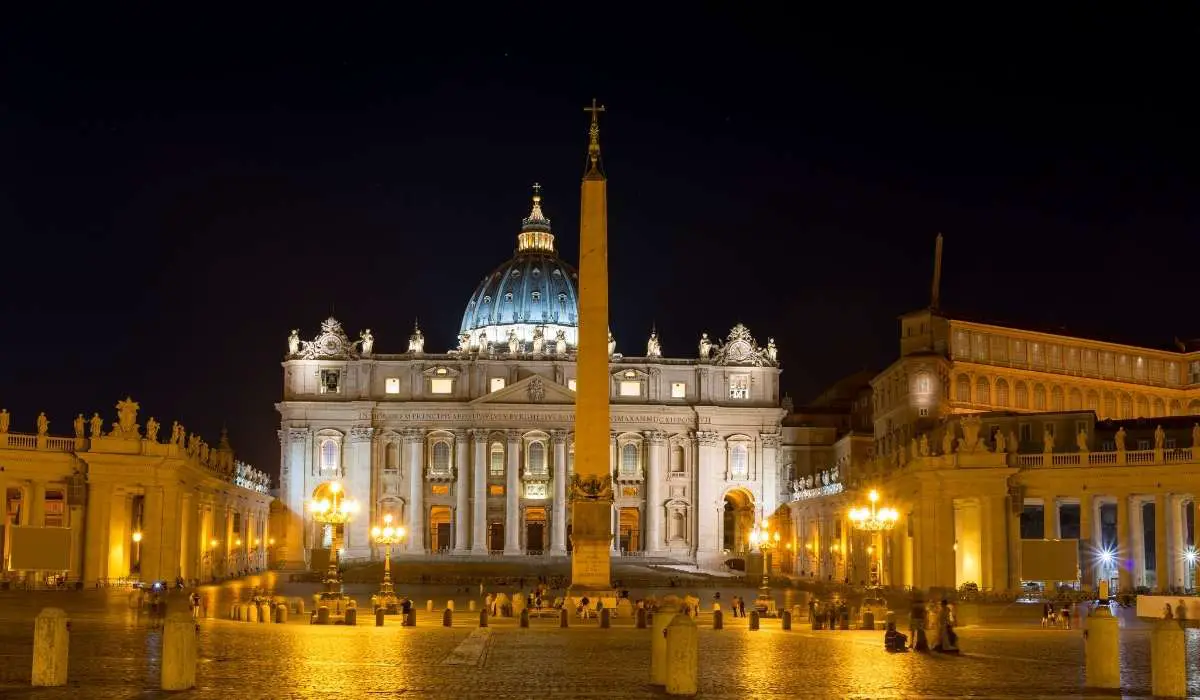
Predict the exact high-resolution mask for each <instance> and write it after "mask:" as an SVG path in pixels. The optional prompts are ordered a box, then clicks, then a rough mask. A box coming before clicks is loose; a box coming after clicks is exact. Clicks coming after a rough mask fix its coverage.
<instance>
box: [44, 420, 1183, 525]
mask: <svg viewBox="0 0 1200 700" xmlns="http://www.w3.org/2000/svg"><path fill="white" fill-rule="evenodd" d="M1163 447H1165V448H1166V449H1168V450H1173V449H1175V438H1167V439H1166V440H1164V441H1163ZM47 524H49V523H47Z"/></svg>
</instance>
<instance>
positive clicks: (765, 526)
mask: <svg viewBox="0 0 1200 700" xmlns="http://www.w3.org/2000/svg"><path fill="white" fill-rule="evenodd" d="M763 529H764V530H770V529H771V523H770V521H768V520H767V519H766V518H763Z"/></svg>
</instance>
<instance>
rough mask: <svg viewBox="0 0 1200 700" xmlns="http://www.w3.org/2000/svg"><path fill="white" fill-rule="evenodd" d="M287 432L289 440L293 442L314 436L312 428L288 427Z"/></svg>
mask: <svg viewBox="0 0 1200 700" xmlns="http://www.w3.org/2000/svg"><path fill="white" fill-rule="evenodd" d="M279 432H283V431H282V430H281V431H279ZM287 432H288V440H290V441H292V442H303V441H305V440H307V439H308V438H309V437H311V436H312V430H311V429H309V428H288V431H287Z"/></svg>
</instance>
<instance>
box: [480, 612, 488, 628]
mask: <svg viewBox="0 0 1200 700" xmlns="http://www.w3.org/2000/svg"><path fill="white" fill-rule="evenodd" d="M487 617H488V616H487V610H480V611H479V626H480V627H487Z"/></svg>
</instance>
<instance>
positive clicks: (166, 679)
mask: <svg viewBox="0 0 1200 700" xmlns="http://www.w3.org/2000/svg"><path fill="white" fill-rule="evenodd" d="M194 687H196V623H195V622H193V621H192V616H191V615H189V614H187V613H184V612H178V613H175V614H173V615H171V616H170V617H169V618H167V622H166V624H165V625H163V636H162V689H163V690H188V689H189V688H194Z"/></svg>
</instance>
